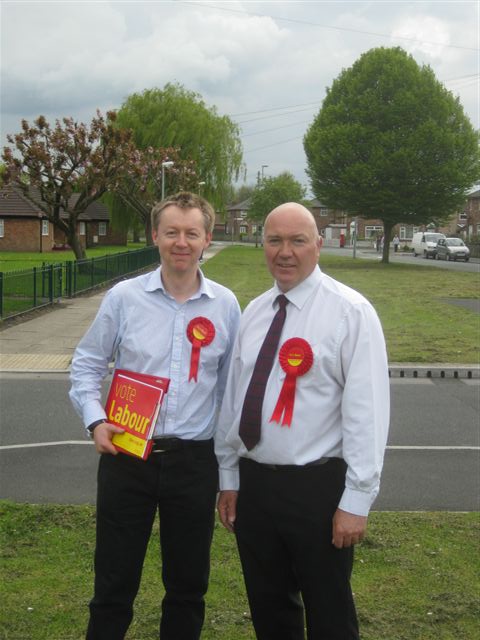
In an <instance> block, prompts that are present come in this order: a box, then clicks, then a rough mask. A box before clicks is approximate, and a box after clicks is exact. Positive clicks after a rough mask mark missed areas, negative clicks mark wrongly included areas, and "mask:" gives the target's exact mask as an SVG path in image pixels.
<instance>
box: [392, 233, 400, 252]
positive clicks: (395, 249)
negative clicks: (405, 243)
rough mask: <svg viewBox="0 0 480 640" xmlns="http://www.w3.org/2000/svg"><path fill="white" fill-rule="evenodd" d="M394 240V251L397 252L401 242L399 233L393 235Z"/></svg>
mask: <svg viewBox="0 0 480 640" xmlns="http://www.w3.org/2000/svg"><path fill="white" fill-rule="evenodd" d="M392 242H393V251H394V253H397V251H398V245H399V244H400V238H399V237H398V236H397V234H395V235H394V236H393V240H392Z"/></svg>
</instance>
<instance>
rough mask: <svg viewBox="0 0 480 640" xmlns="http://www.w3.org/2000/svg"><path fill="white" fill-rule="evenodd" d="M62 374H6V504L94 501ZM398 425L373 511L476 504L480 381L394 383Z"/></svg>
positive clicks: (88, 460)
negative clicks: (9, 502)
mask: <svg viewBox="0 0 480 640" xmlns="http://www.w3.org/2000/svg"><path fill="white" fill-rule="evenodd" d="M68 388H69V382H68V376H67V375H66V374H25V373H22V374H19V373H17V374H15V373H12V374H6V373H4V374H1V375H0V403H1V406H2V417H1V437H0V469H1V471H0V498H3V499H5V498H6V499H10V500H15V501H18V502H32V503H49V502H54V503H60V504H83V503H94V502H95V484H96V468H97V460H98V458H97V454H96V452H95V449H94V447H93V445H92V444H91V443H90V441H89V440H87V439H86V438H85V437H84V435H83V427H82V425H81V423H80V420H79V419H78V418H77V416H76V415H75V414H74V412H73V409H72V408H71V406H70V402H69V400H68V397H67V391H68ZM391 392H392V420H391V427H390V436H389V442H388V449H387V453H386V458H385V466H384V472H383V478H382V487H381V491H380V495H379V497H378V499H377V501H376V503H375V505H374V508H375V509H377V510H387V511H388V510H393V511H419V510H448V511H473V510H478V509H479V508H480V499H479V496H480V453H479V452H480V446H479V445H480V438H479V419H478V416H479V415H480V412H479V409H480V380H479V379H472V380H455V379H411V378H401V379H398V378H397V379H392V380H391Z"/></svg>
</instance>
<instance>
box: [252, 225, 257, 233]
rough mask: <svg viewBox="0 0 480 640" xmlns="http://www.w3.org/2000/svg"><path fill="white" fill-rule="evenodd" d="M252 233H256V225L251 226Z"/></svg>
mask: <svg viewBox="0 0 480 640" xmlns="http://www.w3.org/2000/svg"><path fill="white" fill-rule="evenodd" d="M252 233H257V225H256V224H252Z"/></svg>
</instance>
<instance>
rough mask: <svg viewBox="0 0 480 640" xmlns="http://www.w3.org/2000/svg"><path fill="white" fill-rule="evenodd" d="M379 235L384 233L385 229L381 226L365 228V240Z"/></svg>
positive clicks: (367, 226)
mask: <svg viewBox="0 0 480 640" xmlns="http://www.w3.org/2000/svg"><path fill="white" fill-rule="evenodd" d="M379 233H383V227H381V226H380V225H373V224H372V225H366V226H365V238H371V237H372V236H376V235H378V234H379Z"/></svg>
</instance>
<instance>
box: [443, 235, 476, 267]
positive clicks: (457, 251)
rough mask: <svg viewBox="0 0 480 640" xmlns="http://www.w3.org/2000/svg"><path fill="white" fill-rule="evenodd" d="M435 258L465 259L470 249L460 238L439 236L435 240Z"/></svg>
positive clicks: (467, 258) (466, 259)
mask: <svg viewBox="0 0 480 640" xmlns="http://www.w3.org/2000/svg"><path fill="white" fill-rule="evenodd" d="M435 257H436V258H437V260H465V262H468V260H469V258H470V249H469V248H468V247H467V246H466V244H465V243H464V242H463V240H461V239H460V238H440V240H439V241H438V242H437V250H436V256H435Z"/></svg>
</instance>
